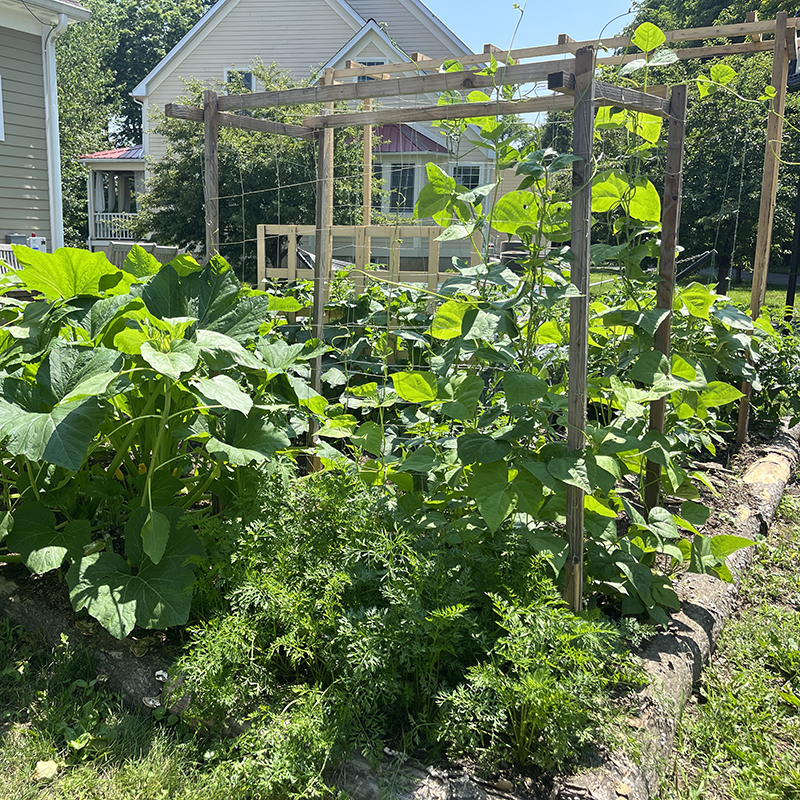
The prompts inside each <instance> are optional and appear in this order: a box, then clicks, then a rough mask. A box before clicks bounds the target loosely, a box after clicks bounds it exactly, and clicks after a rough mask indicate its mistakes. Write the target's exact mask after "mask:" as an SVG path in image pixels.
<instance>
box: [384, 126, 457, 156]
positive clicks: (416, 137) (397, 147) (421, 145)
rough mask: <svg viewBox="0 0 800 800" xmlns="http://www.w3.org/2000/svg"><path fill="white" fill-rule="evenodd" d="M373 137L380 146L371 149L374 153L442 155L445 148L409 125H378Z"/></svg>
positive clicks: (445, 150)
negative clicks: (378, 140)
mask: <svg viewBox="0 0 800 800" xmlns="http://www.w3.org/2000/svg"><path fill="white" fill-rule="evenodd" d="M374 133H375V136H378V137H380V139H381V140H382V141H381V144H380V145H378V146H377V147H375V148H373V152H374V153H444V154H447V148H446V147H445V146H444V145H442V144H440V143H439V142H436V141H434V140H433V139H431V138H430V137H429V136H426V135H425V134H424V133H420V132H419V131H418V130H415V129H414V128H412V127H411V126H410V125H380V126H378V127H376V128H375V131H374Z"/></svg>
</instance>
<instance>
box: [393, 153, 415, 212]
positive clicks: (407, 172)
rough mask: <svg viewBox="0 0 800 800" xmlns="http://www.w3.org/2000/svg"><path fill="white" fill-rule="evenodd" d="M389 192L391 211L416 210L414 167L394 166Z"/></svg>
mask: <svg viewBox="0 0 800 800" xmlns="http://www.w3.org/2000/svg"><path fill="white" fill-rule="evenodd" d="M391 176H392V179H391V182H390V184H389V185H390V192H389V210H390V211H413V210H414V167H406V166H403V165H402V164H392V166H391Z"/></svg>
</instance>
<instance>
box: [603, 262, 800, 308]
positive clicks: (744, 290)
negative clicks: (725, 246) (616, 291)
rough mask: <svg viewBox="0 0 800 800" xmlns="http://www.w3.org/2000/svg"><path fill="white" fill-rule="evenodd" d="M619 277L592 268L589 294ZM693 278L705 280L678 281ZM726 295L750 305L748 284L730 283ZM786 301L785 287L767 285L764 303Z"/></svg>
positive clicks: (799, 299)
mask: <svg viewBox="0 0 800 800" xmlns="http://www.w3.org/2000/svg"><path fill="white" fill-rule="evenodd" d="M618 278H619V272H618V271H617V270H611V269H592V273H591V277H590V284H591V288H590V294H591V296H592V297H598V296H600V295H602V294H604V293H605V292H607V291H608V290H609V289H611V288H612V287H613V285H614V284H613V283H612V282H611V281H615V280H617V279H618ZM693 280H699V282H700V283H704V282H705V278H702V277H701V278H699V279H698V278H688V279H686V280H683V281H681V282H680V284H679V285H680V286H688V285H689V284H690V283H691V282H692V281H693ZM727 294H728V297H730V298H731V300H733V302H734V303H736V305H738V306H740V307H742V308H745V309H747V308H749V307H750V284H749V283H739V284H735V285H731V286H730V287H729V288H728V293H727ZM785 302H786V287H785V286H779V285H775V284H768V285H767V293H766V297H765V300H764V304H765V305H766V306H767V307H768V308H770V309H774V310H775V311H778V310H780V309H782V308H783V307H784V304H785ZM798 305H800V294H798V295H797V296H796V297H795V308H798Z"/></svg>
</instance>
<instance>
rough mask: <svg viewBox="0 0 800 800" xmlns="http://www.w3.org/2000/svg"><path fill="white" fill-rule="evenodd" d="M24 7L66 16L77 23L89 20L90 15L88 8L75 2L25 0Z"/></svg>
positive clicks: (63, 0)
mask: <svg viewBox="0 0 800 800" xmlns="http://www.w3.org/2000/svg"><path fill="white" fill-rule="evenodd" d="M24 5H29V6H33V7H34V8H41V9H44V10H45V11H49V12H50V13H51V14H66V15H67V16H68V17H71V18H72V19H74V20H79V21H84V20H87V19H89V17H90V16H91V14H92V12H91V11H90V10H89V9H88V8H85V7H84V6H82V5H81V4H80V3H78V2H77V0H27V1H26V3H25V4H24Z"/></svg>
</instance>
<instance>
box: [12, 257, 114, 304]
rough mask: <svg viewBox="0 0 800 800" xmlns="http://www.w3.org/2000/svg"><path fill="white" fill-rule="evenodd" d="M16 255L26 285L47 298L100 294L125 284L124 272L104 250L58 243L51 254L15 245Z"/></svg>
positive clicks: (59, 298) (58, 298) (55, 298)
mask: <svg viewBox="0 0 800 800" xmlns="http://www.w3.org/2000/svg"><path fill="white" fill-rule="evenodd" d="M14 255H15V256H16V257H17V262H18V263H19V265H20V267H21V268H22V269H21V270H20V271H19V273H18V274H19V277H20V278H21V279H22V281H23V283H24V284H25V288H26V289H28V290H29V291H32V292H41V293H42V294H43V295H44V296H45V297H46V298H47V299H48V300H62V299H68V298H70V297H78V296H79V295H100V294H102V293H104V292H105V291H107V290H109V289H112V288H113V287H115V286H119V287H120V288H123V287H125V286H126V285H125V282H124V277H125V275H124V273H123V272H122V271H121V270H118V269H117V268H116V267H115V266H114V265H113V264H112V263H111V262H110V261H109V260H108V259H107V258H106V256H105V253H90V252H89V251H88V250H79V249H76V248H71V247H59V248H58V249H57V250H56V251H55V252H54V253H52V254H48V253H41V252H39V251H38V250H31V249H30V248H29V247H25V246H23V245H15V246H14ZM123 291H127V288H123Z"/></svg>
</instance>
